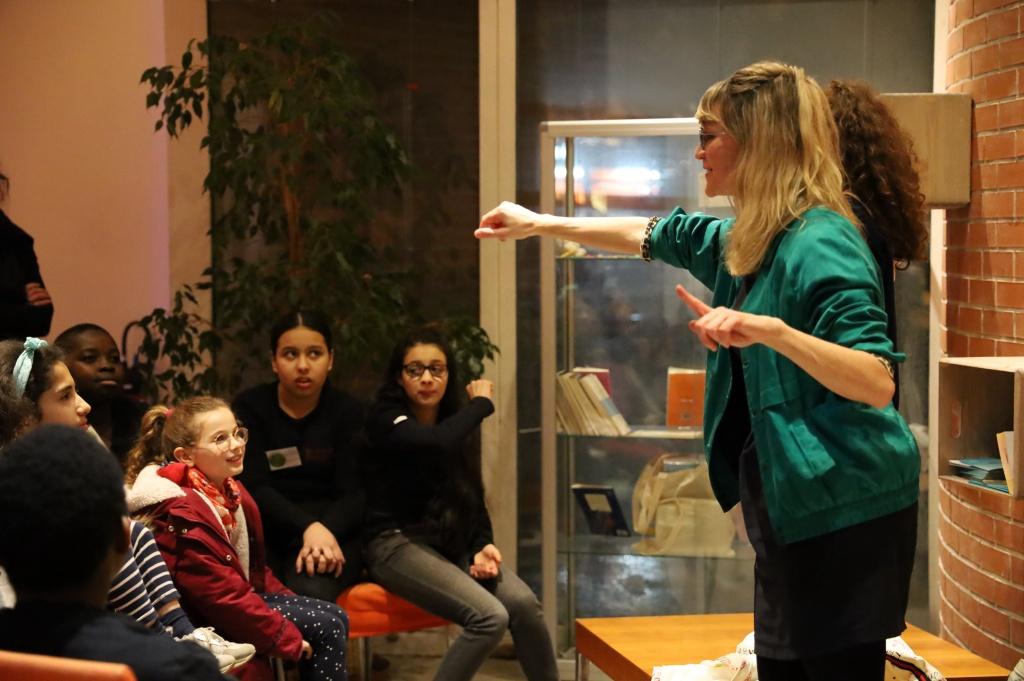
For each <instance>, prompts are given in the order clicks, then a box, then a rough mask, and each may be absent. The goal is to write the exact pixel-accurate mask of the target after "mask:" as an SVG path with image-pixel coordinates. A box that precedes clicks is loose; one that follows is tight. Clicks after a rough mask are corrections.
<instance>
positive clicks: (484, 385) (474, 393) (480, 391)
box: [466, 378, 494, 401]
mask: <svg viewBox="0 0 1024 681" xmlns="http://www.w3.org/2000/svg"><path fill="white" fill-rule="evenodd" d="M466 393H468V394H469V399H473V398H474V397H486V398H487V399H489V400H491V401H493V400H494V384H493V383H491V382H490V381H488V380H486V379H483V378H478V379H477V380H475V381H470V382H469V385H467V386H466Z"/></svg>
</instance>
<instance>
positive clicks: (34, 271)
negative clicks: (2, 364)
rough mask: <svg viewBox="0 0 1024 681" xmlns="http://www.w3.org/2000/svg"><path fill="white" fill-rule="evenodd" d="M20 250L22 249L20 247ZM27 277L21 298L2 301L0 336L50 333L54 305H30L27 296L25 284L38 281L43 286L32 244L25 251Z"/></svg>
mask: <svg viewBox="0 0 1024 681" xmlns="http://www.w3.org/2000/svg"><path fill="white" fill-rule="evenodd" d="M19 250H20V249H19ZM23 254H24V258H25V261H26V262H25V265H26V268H25V270H24V271H25V278H24V281H23V282H22V284H21V292H20V294H21V299H20V300H5V301H0V337H11V338H15V337H17V338H24V337H25V336H45V335H46V334H48V333H50V322H52V321H53V305H52V304H51V305H29V304H28V298H27V297H26V296H25V285H26V284H31V283H33V282H34V283H38V284H39V285H40V286H42V287H43V288H46V286H45V284H43V276H42V274H40V273H39V261H38V260H37V259H36V252H35V249H34V248H32V246H31V245H29V246H28V248H26V249H24V251H23Z"/></svg>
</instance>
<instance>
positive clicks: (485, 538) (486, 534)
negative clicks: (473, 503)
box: [469, 503, 494, 562]
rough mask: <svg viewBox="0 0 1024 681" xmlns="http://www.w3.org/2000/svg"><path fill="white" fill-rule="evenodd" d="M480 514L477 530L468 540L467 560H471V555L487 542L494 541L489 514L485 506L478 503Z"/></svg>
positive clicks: (491, 542)
mask: <svg viewBox="0 0 1024 681" xmlns="http://www.w3.org/2000/svg"><path fill="white" fill-rule="evenodd" d="M479 513H480V515H479V518H478V520H477V523H478V524H477V528H478V529H477V532H476V534H475V535H473V539H472V540H471V541H470V542H469V560H470V561H471V562H472V560H473V556H475V555H476V554H477V553H479V552H480V549H482V548H483V547H485V546H487V545H488V544H493V543H494V529H493V528H492V527H491V516H490V514H489V513H488V512H487V507H486V506H484V505H483V503H481V504H480V511H479Z"/></svg>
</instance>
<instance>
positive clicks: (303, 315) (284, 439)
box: [231, 310, 364, 601]
mask: <svg viewBox="0 0 1024 681" xmlns="http://www.w3.org/2000/svg"><path fill="white" fill-rule="evenodd" d="M333 364H334V351H333V350H332V348H331V328H330V325H329V324H328V323H327V320H326V319H324V318H323V316H322V315H320V314H319V313H317V312H314V311H309V310H299V311H293V312H290V313H288V314H286V315H285V316H284V317H283V318H281V319H280V320H279V321H278V322H277V323H276V324H275V325H274V326H273V328H272V329H271V332H270V366H271V368H272V369H273V370H274V374H275V375H276V376H277V380H276V381H273V382H271V383H265V384H263V385H258V386H256V387H254V388H250V389H249V390H246V391H244V392H242V393H241V394H239V395H238V396H237V397H236V398H235V400H234V403H233V404H232V405H231V406H232V408H233V409H234V411H235V413H236V414H238V418H239V419H240V420H241V421H242V423H244V424H245V425H246V426H248V427H249V446H248V451H249V454H250V456H249V460H248V461H247V462H246V466H245V471H244V472H243V473H242V476H241V480H242V482H244V483H245V486H246V487H248V488H249V490H250V491H251V492H252V496H253V498H255V499H256V503H257V504H259V507H260V512H261V513H262V514H263V517H264V519H265V520H266V532H267V552H268V554H269V556H270V565H271V567H272V568H273V569H274V570H276V571H277V572H278V574H281V575H282V577H283V579H284V581H285V583H286V584H287V585H288V587H289V588H291V589H293V590H294V591H296V592H297V593H300V594H304V595H306V596H314V597H316V598H322V599H324V600H326V601H334V600H335V599H336V598H337V596H338V594H339V593H341V591H342V590H344V589H345V588H346V587H348V586H350V585H352V584H354V583H355V582H356V581H358V580H359V577H360V575H361V573H362V571H363V561H362V556H361V554H362V551H361V548H362V547H361V539H360V534H359V531H360V522H361V520H362V513H363V499H364V496H363V490H362V485H361V484H360V482H359V477H358V470H357V469H358V459H359V457H358V455H357V454H356V448H357V446H358V442H357V440H358V437H359V435H360V434H361V433H362V429H363V413H364V408H363V405H361V404H360V403H359V402H357V401H356V400H355V399H353V398H351V397H349V396H348V395H347V394H345V393H343V392H342V391H340V390H338V389H336V388H334V387H333V386H331V384H330V381H329V379H328V375H329V374H330V371H331V368H332V366H333Z"/></svg>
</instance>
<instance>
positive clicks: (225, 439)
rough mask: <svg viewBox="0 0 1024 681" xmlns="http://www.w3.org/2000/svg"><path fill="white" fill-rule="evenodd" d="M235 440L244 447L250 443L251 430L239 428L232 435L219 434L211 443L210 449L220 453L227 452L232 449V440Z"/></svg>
mask: <svg viewBox="0 0 1024 681" xmlns="http://www.w3.org/2000/svg"><path fill="white" fill-rule="evenodd" d="M232 439H235V440H238V441H239V442H241V443H242V444H243V445H244V444H245V443H247V442H248V441H249V429H248V428H244V427H242V426H239V427H238V428H235V430H234V431H233V432H231V433H218V434H217V437H215V438H213V441H212V442H211V443H210V449H213V450H215V451H218V452H226V451H228V450H229V449H231V440H232Z"/></svg>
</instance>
